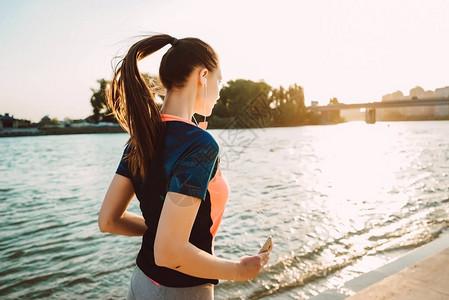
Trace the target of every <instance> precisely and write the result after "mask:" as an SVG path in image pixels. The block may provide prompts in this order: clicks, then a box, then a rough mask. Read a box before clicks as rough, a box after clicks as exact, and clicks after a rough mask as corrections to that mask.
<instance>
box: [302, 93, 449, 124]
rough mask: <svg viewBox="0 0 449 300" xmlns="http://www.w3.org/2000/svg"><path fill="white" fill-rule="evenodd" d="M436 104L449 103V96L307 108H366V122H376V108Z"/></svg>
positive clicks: (310, 107) (324, 109)
mask: <svg viewBox="0 0 449 300" xmlns="http://www.w3.org/2000/svg"><path fill="white" fill-rule="evenodd" d="M435 105H449V98H425V99H419V98H413V99H411V100H393V101H381V102H367V103H354V104H344V103H339V104H329V105H325V106H308V107H307V109H310V110H312V111H316V112H318V111H320V112H322V111H339V110H342V109H357V108H358V109H360V108H365V110H366V111H365V121H366V123H369V124H373V123H376V109H377V108H387V107H412V106H435Z"/></svg>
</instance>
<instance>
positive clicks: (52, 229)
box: [0, 121, 449, 299]
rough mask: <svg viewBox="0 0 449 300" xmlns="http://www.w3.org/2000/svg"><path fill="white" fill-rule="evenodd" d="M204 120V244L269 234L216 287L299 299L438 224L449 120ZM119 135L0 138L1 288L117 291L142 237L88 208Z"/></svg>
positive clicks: (115, 294)
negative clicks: (231, 123) (103, 227)
mask: <svg viewBox="0 0 449 300" xmlns="http://www.w3.org/2000/svg"><path fill="white" fill-rule="evenodd" d="M209 132H211V133H212V135H213V136H214V137H215V138H216V140H217V142H218V143H219V144H220V146H221V150H220V151H221V160H222V169H223V173H224V174H225V176H226V178H227V179H228V182H229V185H230V189H231V197H230V200H229V202H228V206H227V208H226V211H225V216H224V219H223V222H222V225H221V227H220V230H219V232H218V234H217V237H216V242H215V254H216V255H218V256H221V257H225V258H231V259H234V258H238V257H240V256H243V255H247V254H251V253H254V252H256V251H257V250H258V248H259V246H260V244H261V243H262V242H263V241H265V239H266V236H267V235H272V236H273V239H274V242H275V245H274V250H273V253H272V256H271V257H272V258H271V261H270V263H269V265H268V267H267V268H266V269H265V270H264V271H263V272H262V273H261V275H260V276H259V277H258V278H257V279H256V280H254V281H252V282H245V283H230V282H221V283H220V284H219V285H218V286H216V292H215V294H216V298H217V299H227V298H232V299H239V298H242V299H260V298H264V297H265V296H268V295H269V296H270V299H271V298H275V299H276V298H278V299H285V298H291V299H307V298H309V297H310V296H312V295H315V294H317V293H319V292H320V291H323V290H326V289H328V288H339V287H341V286H342V284H343V283H344V282H345V281H347V280H349V279H351V278H353V277H355V276H358V275H359V274H360V273H361V272H366V271H369V270H370V269H372V268H375V267H377V266H379V265H381V264H383V263H385V262H386V261H387V260H389V259H391V258H393V257H395V256H397V255H399V254H401V253H403V252H404V251H406V250H409V249H410V248H413V247H416V246H418V245H421V244H423V243H426V242H428V241H430V240H432V239H434V238H435V237H436V236H437V235H438V234H439V233H440V232H441V231H442V230H444V229H445V228H447V227H448V225H449V224H448V216H449V188H448V186H449V178H448V174H449V151H448V150H449V139H447V136H448V134H449V122H446V121H441V122H394V123H377V124H375V125H366V124H364V123H356V122H355V123H348V124H340V125H336V126H307V127H290V128H269V129H247V130H240V131H238V132H237V131H236V132H232V134H230V132H225V131H223V130H210V131H209ZM126 139H127V137H126V135H124V134H109V135H107V134H106V135H102V134H96V135H78V136H47V137H20V138H3V139H0V144H1V147H2V155H1V157H0V171H1V173H2V176H1V178H0V224H1V228H2V238H1V241H0V254H1V256H0V257H1V258H0V294H1V295H3V296H4V297H5V298H7V299H16V298H26V299H41V298H54V299H60V298H79V297H80V296H82V298H92V299H122V298H123V297H124V295H125V294H126V290H127V286H128V283H129V280H130V275H131V272H132V269H133V265H134V260H135V256H136V254H137V251H138V249H139V244H140V239H139V238H129V237H122V236H114V235H108V234H101V233H99V231H98V229H97V223H96V220H97V213H98V210H99V208H100V205H101V202H102V199H103V196H104V193H105V190H106V188H107V186H108V184H109V181H110V180H111V178H112V176H113V173H114V171H115V168H116V165H117V163H118V161H119V159H120V155H121V152H122V146H123V144H124V143H125V141H126ZM231 139H232V140H231ZM237 139H238V140H240V141H245V142H243V143H236V142H235V141H236V140H237ZM130 209H131V210H132V211H135V212H137V211H138V204H137V201H133V202H132V204H131V207H130Z"/></svg>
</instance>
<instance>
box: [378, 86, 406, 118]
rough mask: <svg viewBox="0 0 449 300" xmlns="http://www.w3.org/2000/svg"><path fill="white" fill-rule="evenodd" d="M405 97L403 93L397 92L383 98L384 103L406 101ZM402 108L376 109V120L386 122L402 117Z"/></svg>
mask: <svg viewBox="0 0 449 300" xmlns="http://www.w3.org/2000/svg"><path fill="white" fill-rule="evenodd" d="M404 99H405V96H404V94H403V93H402V92H401V91H396V92H394V93H391V94H386V95H383V96H382V102H387V101H398V100H404ZM401 114H402V112H401V108H400V107H388V108H379V109H376V119H377V120H379V121H385V120H389V119H392V118H393V119H394V118H395V117H396V116H398V115H401Z"/></svg>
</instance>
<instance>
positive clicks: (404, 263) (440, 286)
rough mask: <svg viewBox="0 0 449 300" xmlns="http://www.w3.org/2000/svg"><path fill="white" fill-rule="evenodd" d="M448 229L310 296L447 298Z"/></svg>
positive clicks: (315, 299)
mask: <svg viewBox="0 0 449 300" xmlns="http://www.w3.org/2000/svg"><path fill="white" fill-rule="evenodd" d="M448 265H449V231H447V230H446V231H445V232H443V233H442V234H441V235H440V236H439V237H438V238H437V239H435V240H433V241H432V242H430V243H428V244H426V245H423V246H421V247H418V248H416V249H415V250H412V251H411V252H409V253H407V254H405V255H403V256H401V257H400V258H398V259H396V260H394V261H392V262H390V263H388V264H386V265H384V266H382V267H380V268H378V269H376V270H373V271H371V272H368V273H365V274H363V275H361V276H359V277H357V278H354V279H352V280H350V281H348V282H346V283H345V284H344V286H343V287H342V288H341V289H339V290H328V291H326V292H324V293H321V294H319V295H317V296H315V297H312V298H310V300H330V299H332V300H340V299H347V300H362V299H363V300H370V299H385V300H386V299H410V300H414V299H449V286H448V285H447V282H449V269H448V268H447V266H448Z"/></svg>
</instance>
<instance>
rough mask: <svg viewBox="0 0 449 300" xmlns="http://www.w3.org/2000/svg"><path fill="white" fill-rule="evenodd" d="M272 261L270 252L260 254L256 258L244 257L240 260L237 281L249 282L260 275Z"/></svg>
mask: <svg viewBox="0 0 449 300" xmlns="http://www.w3.org/2000/svg"><path fill="white" fill-rule="evenodd" d="M269 259H270V252H264V253H259V254H257V255H254V256H244V257H242V258H240V259H239V264H238V272H237V278H236V279H235V281H247V280H251V279H253V278H255V277H256V276H257V275H259V273H260V271H261V270H262V269H263V267H264V266H265V265H266V264H267V262H268V260H269Z"/></svg>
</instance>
